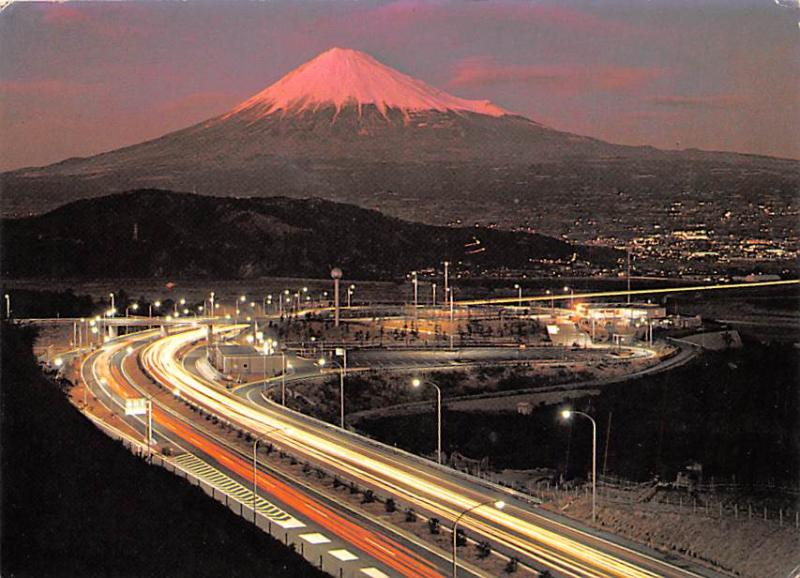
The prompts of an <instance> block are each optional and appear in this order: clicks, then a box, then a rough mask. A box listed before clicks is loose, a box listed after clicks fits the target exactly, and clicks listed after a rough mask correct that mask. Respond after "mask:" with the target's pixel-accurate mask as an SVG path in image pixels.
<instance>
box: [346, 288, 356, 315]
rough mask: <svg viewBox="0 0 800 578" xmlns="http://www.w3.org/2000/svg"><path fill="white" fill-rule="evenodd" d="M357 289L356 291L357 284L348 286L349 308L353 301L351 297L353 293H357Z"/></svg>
mask: <svg viewBox="0 0 800 578" xmlns="http://www.w3.org/2000/svg"><path fill="white" fill-rule="evenodd" d="M355 291H356V286H355V285H350V286H349V287H348V288H347V308H348V309H350V306H351V301H350V299H351V297H352V296H353V293H355Z"/></svg>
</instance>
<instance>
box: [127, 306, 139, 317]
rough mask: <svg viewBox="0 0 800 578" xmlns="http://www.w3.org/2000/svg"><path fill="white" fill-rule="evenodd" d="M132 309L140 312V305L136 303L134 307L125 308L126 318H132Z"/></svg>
mask: <svg viewBox="0 0 800 578" xmlns="http://www.w3.org/2000/svg"><path fill="white" fill-rule="evenodd" d="M131 309H133V310H134V311H138V310H139V304H138V303H134V304H133V305H128V306H127V307H126V308H125V317H130V316H131Z"/></svg>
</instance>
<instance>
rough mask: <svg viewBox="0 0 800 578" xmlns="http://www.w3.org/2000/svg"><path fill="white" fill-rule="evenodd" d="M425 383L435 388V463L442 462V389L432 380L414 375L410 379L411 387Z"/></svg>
mask: <svg viewBox="0 0 800 578" xmlns="http://www.w3.org/2000/svg"><path fill="white" fill-rule="evenodd" d="M423 383H425V384H427V385H430V386H432V387H435V388H436V463H438V464H440V465H441V463H442V390H441V389H439V386H438V385H436V384H435V383H433V382H432V381H430V380H428V379H426V380H424V381H423V380H421V379H420V378H418V377H415V378H414V379H412V380H411V386H412V387H421V386H422V384H423Z"/></svg>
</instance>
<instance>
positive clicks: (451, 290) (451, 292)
mask: <svg viewBox="0 0 800 578" xmlns="http://www.w3.org/2000/svg"><path fill="white" fill-rule="evenodd" d="M447 291H448V293H449V294H450V321H451V322H452V321H453V288H452V287H449V288H448V289H447Z"/></svg>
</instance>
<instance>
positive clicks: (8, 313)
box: [5, 293, 11, 319]
mask: <svg viewBox="0 0 800 578" xmlns="http://www.w3.org/2000/svg"><path fill="white" fill-rule="evenodd" d="M5 298H6V319H11V295H9V294H8V293H6V294H5Z"/></svg>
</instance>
